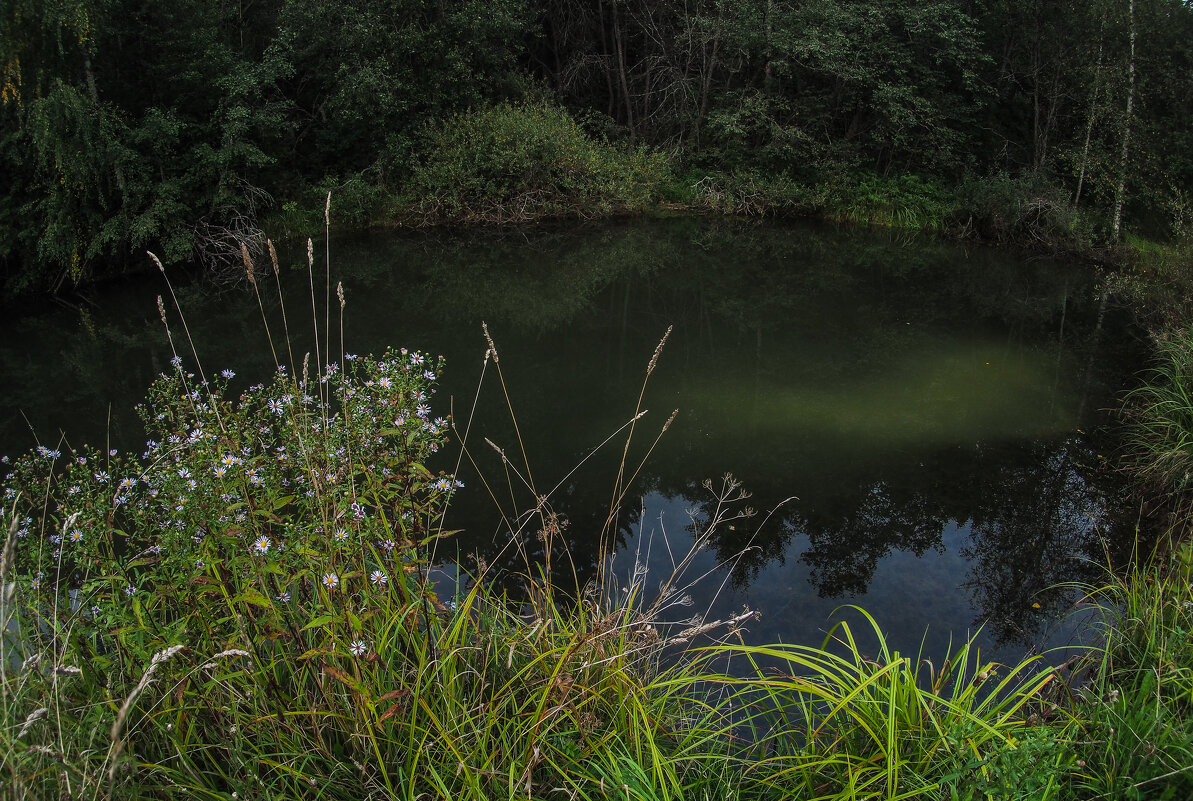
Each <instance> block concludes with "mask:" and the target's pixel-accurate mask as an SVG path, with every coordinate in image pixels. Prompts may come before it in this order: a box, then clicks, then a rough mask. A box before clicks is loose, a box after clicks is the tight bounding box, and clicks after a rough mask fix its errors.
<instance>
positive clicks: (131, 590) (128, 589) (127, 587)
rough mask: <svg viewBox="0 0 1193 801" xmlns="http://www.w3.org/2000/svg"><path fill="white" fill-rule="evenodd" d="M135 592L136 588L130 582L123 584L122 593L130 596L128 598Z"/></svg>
mask: <svg viewBox="0 0 1193 801" xmlns="http://www.w3.org/2000/svg"><path fill="white" fill-rule="evenodd" d="M136 592H137V588H136V587H134V586H133V585H131V584H125V585H124V594H125V595H127V596H128V597H130V598H131V597H133V595H135V594H136Z"/></svg>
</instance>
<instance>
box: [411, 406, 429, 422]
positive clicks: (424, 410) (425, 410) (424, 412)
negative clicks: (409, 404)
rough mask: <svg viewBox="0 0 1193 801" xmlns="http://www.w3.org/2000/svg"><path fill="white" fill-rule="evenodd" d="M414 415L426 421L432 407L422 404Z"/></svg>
mask: <svg viewBox="0 0 1193 801" xmlns="http://www.w3.org/2000/svg"><path fill="white" fill-rule="evenodd" d="M414 413H415V414H417V415H418V416H419V417H421V418H423V419H424V420H425V419H426V418H427V416H428V415H429V414H430V413H431V407H430V406H428V405H427V404H425V403H420V404H419V405H418V406H416V407H414Z"/></svg>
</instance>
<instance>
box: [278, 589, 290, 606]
mask: <svg viewBox="0 0 1193 801" xmlns="http://www.w3.org/2000/svg"><path fill="white" fill-rule="evenodd" d="M277 598H278V600H279V601H281V602H282V603H284V604H288V603H290V591H289V590H287V591H286V592H279V593H278V595H277Z"/></svg>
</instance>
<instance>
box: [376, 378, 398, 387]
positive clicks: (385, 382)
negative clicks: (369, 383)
mask: <svg viewBox="0 0 1193 801" xmlns="http://www.w3.org/2000/svg"><path fill="white" fill-rule="evenodd" d="M393 383H394V382H393V381H391V380H390V377H389V376H387V375H383V376H381V378H379V379H377V385H378V386H380V387H381V388H382V389H389V388H390V387H391V386H393Z"/></svg>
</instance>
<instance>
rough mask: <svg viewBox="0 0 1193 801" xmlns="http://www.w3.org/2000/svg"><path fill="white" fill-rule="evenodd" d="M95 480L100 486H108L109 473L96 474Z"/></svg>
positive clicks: (102, 471) (100, 472)
mask: <svg viewBox="0 0 1193 801" xmlns="http://www.w3.org/2000/svg"><path fill="white" fill-rule="evenodd" d="M95 480H96V481H98V482H99V483H100V484H107V483H108V473H107V471H106V470H100V471H99V472H98V473H96V474H95Z"/></svg>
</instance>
